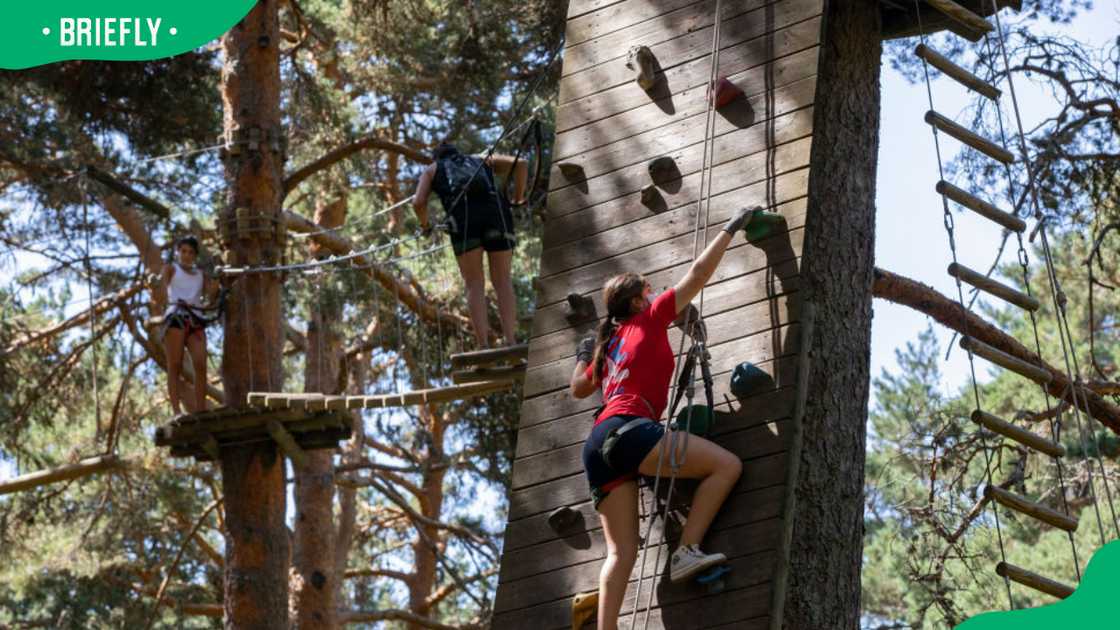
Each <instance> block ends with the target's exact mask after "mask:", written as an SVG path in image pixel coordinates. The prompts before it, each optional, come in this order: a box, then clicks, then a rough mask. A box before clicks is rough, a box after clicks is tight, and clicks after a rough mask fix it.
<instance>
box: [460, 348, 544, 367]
mask: <svg viewBox="0 0 1120 630" xmlns="http://www.w3.org/2000/svg"><path fill="white" fill-rule="evenodd" d="M527 356H529V344H527V343H523V344H518V345H516V346H504V347H502V348H489V349H486V350H475V351H474V352H460V353H458V354H453V355H451V367H452V368H454V369H456V370H459V369H462V368H465V367H472V366H473V367H482V366H487V365H494V364H496V363H507V362H510V361H518V360H524V359H525V358H526V357H527Z"/></svg>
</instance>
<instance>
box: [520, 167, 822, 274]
mask: <svg viewBox="0 0 1120 630" xmlns="http://www.w3.org/2000/svg"><path fill="white" fill-rule="evenodd" d="M741 191H742V189H740V190H738V191H732V192H730V193H725V194H723V195H720V197H719V198H718V199H717V198H713V199H712V200H711V202H710V204H709V203H705V204H697V203H695V202H694V203H690V204H687V205H685V206H682V207H679V208H676V209H675V210H670V211H668V212H662V213H658V214H653V215H652V216H648V217H645V218H643V219H639V220H638V221H635V222H632V223H627V224H625V225H621V226H618V227H614V228H609V229H607V230H604V231H602V232H599V233H598V234H594V235H591V236H588V237H584V238H582V239H580V241H579V244H580V246H579V247H572V246H571V244H570V243H564V244H562V245H559V246H557V247H556V248H549V249H546V250H545V251H544V252H542V259H541V268H540V278H541V279H542V282H547V281H548V280H549V279H550V278H551V277H552V276H555V275H557V274H560V273H563V272H565V271H569V270H572V269H575V268H577V267H584V266H587V265H591V264H593V263H596V262H599V261H601V260H605V259H607V258H611V257H615V256H620V255H623V254H625V253H627V252H630V251H634V250H637V249H640V248H642V247H647V246H650V245H655V244H657V243H660V242H662V241H666V240H669V239H672V238H674V237H678V236H681V235H688V236H689V238H692V235H693V233H694V232H695V231H696V229H697V224H700V226H701V227H700V229H701V230H703V229H704V227H706V228H707V229H708V232H709V236H711V237H714V236H715V235H716V234H718V233H719V231H720V230H721V229H723V226H724V225H725V224H726V223H727V220H728V219H730V218H731V216H732V215H733V214H734V213H735V212H736V211H738V210H739V209H740V208H742V207H744V206H749V205H760V206H763V207H764V208H765V209H767V210H769V211H770V212H776V213H779V214H781V215H782V216H784V217H785V220H786V229H787V230H790V229H794V228H798V227H801V226H802V225H804V223H805V208H806V205H807V202H806V197H798V198H795V199H793V200H790V201H788V202H785V203H782V204H781V205H778V206H776V207H775V206H770V207H767V206H768V204H745V203H743V198H744V197H746V195H745V194H743V193H742V192H741ZM752 192H753V191H752ZM758 192H761V193H763V194H765V191H762V190H760V191H758ZM791 192H796V191H791ZM802 192H804V191H802ZM698 206H702V207H698ZM698 211H699V212H701V213H702V216H701V217H700V220H697V216H696V213H697V212H698ZM705 218H706V219H707V225H704V219H705ZM687 253H690V254H691V250H689V252H687ZM797 253H799V252H797ZM546 260H547V261H549V264H547V265H546V264H545V261H546Z"/></svg>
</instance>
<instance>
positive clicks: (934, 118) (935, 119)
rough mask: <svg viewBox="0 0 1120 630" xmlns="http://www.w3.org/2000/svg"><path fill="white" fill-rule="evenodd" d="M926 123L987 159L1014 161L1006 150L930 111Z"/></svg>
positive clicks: (1004, 161) (1005, 161)
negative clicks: (985, 156)
mask: <svg viewBox="0 0 1120 630" xmlns="http://www.w3.org/2000/svg"><path fill="white" fill-rule="evenodd" d="M926 122H927V123H929V124H930V125H933V127H934V129H937V130H939V131H944V132H945V133H947V134H949V135H950V136H952V137H954V138H956V139H957V140H959V141H961V142H963V143H964V144H967V145H968V146H970V147H972V148H973V149H976V150H977V151H979V152H981V153H983V154H984V155H987V156H988V157H990V158H992V159H993V160H996V161H998V162H1002V163H1004V164H1011V163H1012V162H1014V161H1015V156H1014V155H1012V154H1011V152H1010V151H1008V150H1007V149H1005V148H1003V147H1001V146H999V145H998V144H996V143H994V142H992V141H991V140H988V139H987V138H985V137H983V136H981V135H980V134H978V133H975V132H973V131H971V130H969V129H965V128H964V127H962V126H960V125H958V124H957V123H955V122H953V121H952V120H950V119H949V118H947V117H945V116H942V115H941V114H938V113H937V112H935V111H933V110H932V109H931V110H929V111H928V112H926Z"/></svg>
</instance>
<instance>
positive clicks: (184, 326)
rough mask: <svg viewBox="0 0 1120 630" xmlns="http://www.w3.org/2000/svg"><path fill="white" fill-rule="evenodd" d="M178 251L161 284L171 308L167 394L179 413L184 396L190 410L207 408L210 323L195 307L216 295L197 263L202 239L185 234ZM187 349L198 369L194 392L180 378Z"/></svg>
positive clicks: (165, 319)
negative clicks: (199, 244) (213, 294)
mask: <svg viewBox="0 0 1120 630" xmlns="http://www.w3.org/2000/svg"><path fill="white" fill-rule="evenodd" d="M175 254H176V255H177V257H178V261H174V260H173V261H172V262H171V263H170V264H168V265H164V268H163V276H162V278H161V280H162V282H161V284H160V287H161V289H162V291H163V294H164V299H165V300H166V302H167V310H166V311H164V314H163V322H164V323H163V325H164V328H165V333H164V337H163V343H164V348H165V350H166V352H167V394H168V397H169V398H170V399H171V409H172V411H173V412H174V413H175V415H176V416H179V415H180V414H181V413H182V411H181V407H180V399H182V401H183V403H185V405H186V407H187V411H189V412H192V413H196V412H199V411H204V410H205V409H206V330H205V328H206V325H205V323H204V322H203V320H202V318H201V317H200V316H199V313H198V312H196V310H195V309H201V308H202V296H203V294H206V295H212V292H211V291H210V289H212V288H213V287H212V286H210V285H211V283H210V282H209V281H208V280H207V279H206V276H205V274H203V273H202V270H200V269H199V268H198V267H197V266H196V265H195V261H196V260H197V259H198V239H196V238H195V237H193V236H184V237H183V238H180V239H179V240H177V241H175ZM184 348H186V349H187V351H189V352H190V355H191V367H193V368H194V392H193V395H192V393H191V392H190V391H189V390H187V389H186V387H187V384H186V381H183V380H182V379H181V377H180V375H181V374H182V370H183V349H184ZM181 390H182V391H181Z"/></svg>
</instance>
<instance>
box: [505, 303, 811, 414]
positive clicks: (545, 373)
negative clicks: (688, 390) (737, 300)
mask: <svg viewBox="0 0 1120 630" xmlns="http://www.w3.org/2000/svg"><path fill="white" fill-rule="evenodd" d="M799 307H800V296H798V295H797V294H794V295H792V296H782V297H779V298H777V299H775V300H773V301H767V302H757V303H755V304H751V305H748V306H744V307H741V308H738V309H734V310H730V311H727V312H725V313H721V314H719V315H717V316H714V317H711V318H708V319H707V322H706V323H707V328H708V350H710V351H711V352H712V361H711V366H712V370H713V372H714V373H718V372H720V371H721V369H722V368H725V366H731V367H734V365H735V364H736V363H740V362H742V361H748V360H749V361H755V362H762V361H766V360H768V359H771V358H773V357H775V356H784V355H786V354H789V353H790V352H791V351H793V350H792V349H793V347H794V346H796V339H797V338H796V337H790V335H793V334H795V333H796V332H797V327H796V325H791V324H793V322H796V321H797V317H798V315H799ZM572 332H573V331H571V330H568V331H561V332H559V333H555V335H554V336H555V337H556V338H557V343H556V344H555V346H553V347H552V348H551V352H550V356H555V357H556V358H555V359H553V360H551V361H549V362H548V363H540V364H536V365H534V367H533V368H532V369H530V370H529V372H528V374H527V377H526V382H525V388H524V392H525V395H527V396H531V395H534V394H538V393H541V392H544V391H551V390H552V389H554V388H563V387H567V385H568V380H569V379H570V377H571V374H572V369H573V368H574V367H575V345H576V343H577V341H578V339H579V336H578V335H574V334H571V333H572ZM681 336H682V333H681V331H680V329H679V328H676V327H673V328H671V329H670V333H669V347H671V348H672V349H673V351H674V353H675V352H676V351H677V349H678V348H679V347H680V339H681ZM687 349H688V346H687V344H686V345H685V350H687ZM735 352H741V353H743V354H742V355H741V356H740V357H739V359H738V361H735V357H734V356H733V354H734V353H735Z"/></svg>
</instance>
